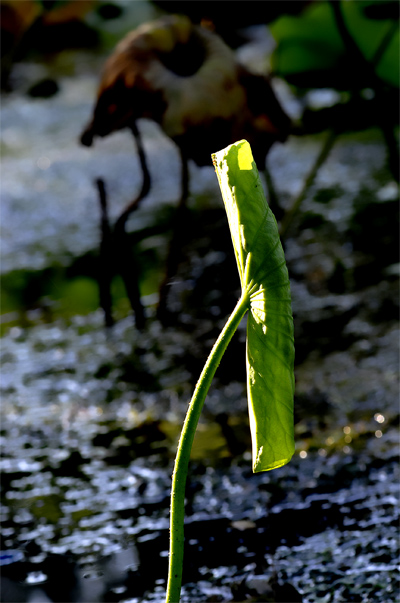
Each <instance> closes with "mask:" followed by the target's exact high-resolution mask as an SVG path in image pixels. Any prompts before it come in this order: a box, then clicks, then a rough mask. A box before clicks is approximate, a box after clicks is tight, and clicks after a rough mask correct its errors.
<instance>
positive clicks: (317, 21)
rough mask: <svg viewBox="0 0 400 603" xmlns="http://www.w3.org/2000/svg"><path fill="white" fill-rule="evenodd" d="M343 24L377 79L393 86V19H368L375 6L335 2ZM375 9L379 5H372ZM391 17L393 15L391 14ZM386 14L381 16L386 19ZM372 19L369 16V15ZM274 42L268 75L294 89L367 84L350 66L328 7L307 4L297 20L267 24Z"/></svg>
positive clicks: (395, 59)
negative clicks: (292, 86) (283, 79)
mask: <svg viewBox="0 0 400 603" xmlns="http://www.w3.org/2000/svg"><path fill="white" fill-rule="evenodd" d="M337 2H338V4H339V5H340V10H341V11H342V14H343V20H344V24H345V26H346V28H347V30H348V33H349V34H350V36H351V37H352V38H353V40H354V42H355V44H356V46H357V47H358V49H359V50H360V51H361V53H362V55H363V56H364V57H365V59H366V61H367V62H369V63H370V65H371V69H372V70H374V69H375V72H376V75H378V77H379V78H381V79H382V80H384V81H385V82H386V83H389V84H391V85H393V86H397V87H398V86H399V55H400V51H399V27H398V20H397V19H390V18H386V19H384V18H382V15H380V14H379V18H376V19H372V18H371V17H370V15H371V11H368V10H367V9H370V8H371V7H372V8H375V6H374V5H379V4H381V3H380V2H376V1H375V2H371V0H369V1H368V0H361V1H359V0H356V1H355V0H350V1H347V2H343V1H340V2H339V0H337ZM378 8H379V6H378ZM392 12H393V11H392ZM392 12H390V11H389V12H388V11H386V12H385V13H383V16H386V14H388V15H391V14H392ZM372 14H374V12H372ZM270 31H271V33H272V34H273V36H274V37H275V39H276V41H277V48H276V49H275V51H274V52H273V54H272V57H271V64H272V68H273V71H274V72H275V73H276V74H277V75H280V76H281V77H284V78H286V79H287V80H288V81H289V82H290V83H293V84H295V85H297V86H303V87H305V88H308V87H324V86H330V87H336V88H339V89H349V88H351V87H353V86H354V83H357V84H359V85H360V86H361V87H363V86H366V85H372V84H373V82H372V81H367V79H366V78H365V75H364V70H363V65H360V66H359V69H358V68H357V66H355V65H354V62H353V61H351V60H350V55H349V49H348V48H347V47H346V44H345V41H343V39H342V37H341V34H340V31H339V29H338V26H337V22H336V19H335V15H334V11H333V9H332V6H331V5H330V4H329V2H316V3H313V4H311V5H310V6H309V7H308V8H307V9H306V10H305V11H304V12H303V13H302V14H301V15H300V16H297V17H289V16H284V17H281V18H279V19H277V20H276V21H275V22H274V23H272V24H271V25H270Z"/></svg>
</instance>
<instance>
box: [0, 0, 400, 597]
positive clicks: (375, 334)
mask: <svg viewBox="0 0 400 603" xmlns="http://www.w3.org/2000/svg"><path fill="white" fill-rule="evenodd" d="M166 14H184V15H186V16H188V17H189V19H190V20H191V21H192V22H193V23H195V24H196V25H199V26H201V27H203V28H206V29H207V30H208V31H210V32H212V33H213V35H217V36H219V37H220V38H221V39H222V40H223V41H224V42H225V44H226V45H227V46H229V47H230V48H231V49H232V51H233V52H234V54H235V57H236V60H237V61H238V63H240V64H241V65H244V66H245V67H246V68H247V69H248V70H249V71H251V72H253V73H256V74H261V75H269V76H270V82H271V86H272V88H273V90H274V93H275V95H276V97H277V99H278V101H279V104H280V106H281V107H282V109H283V110H284V111H285V113H286V114H287V115H288V116H289V117H290V120H291V123H292V125H291V128H290V133H289V135H288V136H287V138H286V140H283V139H284V137H282V141H281V142H276V143H274V144H273V145H272V147H271V149H270V151H269V152H268V154H267V157H266V161H265V165H264V164H263V165H258V167H259V170H260V173H261V176H262V178H263V180H264V182H265V190H266V193H267V195H268V197H269V201H270V206H271V208H272V209H273V211H274V213H275V216H276V218H277V221H278V225H279V228H280V231H281V237H282V243H283V246H284V249H285V253H286V259H287V263H288V269H289V275H290V280H291V289H292V301H293V315H294V324H295V345H296V365H295V375H296V395H295V434H296V453H295V456H294V457H293V459H292V461H291V463H289V464H288V465H287V466H285V467H282V468H280V469H277V470H275V471H272V472H268V473H264V474H257V475H252V473H251V453H250V451H251V443H250V434H249V428H248V418H247V402H246V386H245V379H246V375H245V361H244V358H245V337H246V331H245V328H246V325H245V322H243V324H242V325H241V326H240V328H239V332H238V333H237V335H236V336H235V338H234V340H233V341H232V342H231V344H230V346H229V348H228V351H227V354H226V357H225V358H224V360H223V361H222V363H221V365H220V367H219V369H218V371H217V374H216V377H215V380H214V384H213V386H212V389H211V391H210V394H209V396H208V398H207V401H206V404H205V408H204V411H203V416H202V418H201V421H200V424H199V428H198V432H197V434H196V439H195V444H194V449H193V454H192V462H191V466H190V475H189V481H188V492H187V521H188V523H187V528H186V548H187V555H186V566H185V573H184V587H183V595H182V600H184V601H190V602H193V603H194V602H197V601H274V602H279V601H281V602H283V601H286V602H292V603H293V602H295V601H303V602H304V603H311V602H314V601H315V602H316V601H318V602H324V603H330V602H336V601H346V602H347V601H362V602H367V601H372V600H373V601H382V602H384V603H390V602H392V601H393V602H394V601H397V600H398V597H399V591H398V584H399V583H398V578H399V569H398V538H397V526H398V480H399V476H398V415H399V408H398V394H399V388H398V368H399V362H398V351H399V345H398V344H399V330H398V317H399V295H398V294H399V287H398V276H399V237H398V232H399V231H398V210H399V204H398V195H399V190H398V182H399V152H398V136H399V130H398V124H399V4H398V2H396V1H385V0H379V1H376V0H357V1H352V0H348V1H346V2H345V1H339V0H336V1H332V2H329V1H318V0H314V1H312V0H310V1H299V0H297V1H295V2H291V1H286V2H278V1H258V2H255V1H250V2H249V1H246V2H244V1H236V2H229V3H228V2H227V1H221V0H219V1H214V2H196V1H195V2H174V1H169V0H165V1H158V2H151V1H150V0H149V1H142V0H137V1H136V0H135V1H123V0H121V1H113V2H106V1H101V0H79V1H78V0H3V1H1V2H0V18H1V23H0V27H1V84H2V95H1V131H0V134H1V318H2V321H1V329H2V339H1V363H2V374H1V402H2V403H1V412H2V420H1V442H2V460H1V464H2V480H1V481H2V498H1V513H2V516H1V517H2V520H1V539H2V541H1V546H0V548H1V554H0V562H1V564H2V565H3V567H2V594H1V600H2V601H4V602H6V603H11V602H14V601H30V602H31V603H33V602H39V601H40V602H43V603H46V602H48V601H50V602H56V601H60V602H61V601H64V602H70V601H71V602H75V601H77V602H78V601H79V602H81V603H85V602H88V603H89V602H90V603H93V602H96V601H121V602H128V601H129V602H135V603H136V602H139V601H162V600H163V594H164V590H165V580H166V574H167V552H166V551H167V549H168V515H169V509H168V505H169V498H168V496H169V487H170V476H171V473H172V467H173V459H174V455H175V450H176V444H177V439H178V436H179V432H180V426H181V423H182V420H183V417H184V414H185V411H186V408H187V403H188V401H189V400H190V397H191V394H192V391H193V388H194V385H195V383H196V381H197V378H198V376H199V374H200V372H201V369H202V367H203V365H204V362H205V359H206V357H207V355H208V353H209V351H210V349H211V347H212V345H213V343H214V341H215V339H216V337H217V336H218V334H219V332H220V330H221V328H222V326H223V325H224V323H225V321H226V319H227V317H228V315H229V314H230V312H231V310H232V309H233V307H234V305H235V303H236V300H237V298H238V295H239V278H238V275H237V268H236V265H235V260H234V255H233V251H232V246H231V242H230V234H229V229H228V225H227V220H226V216H225V211H224V208H223V203H222V199H221V196H220V192H219V188H218V183H217V179H216V177H215V173H214V170H213V167H212V165H211V159H210V165H209V166H207V165H206V166H201V167H199V166H198V165H196V164H195V163H194V162H189V197H188V202H187V207H186V209H185V212H184V214H183V217H182V214H179V215H180V219H181V223H178V227H179V228H178V230H179V237H180V238H179V245H178V249H179V254H178V257H177V260H176V262H175V265H174V271H173V274H172V273H168V275H167V276H168V278H167V281H166V271H167V270H168V267H167V264H168V258H169V257H170V250H171V246H173V241H174V240H176V239H175V237H176V236H177V226H176V225H177V220H176V216H177V211H178V209H177V208H178V204H179V199H180V196H181V158H180V155H179V151H178V147H177V146H176V145H175V144H174V142H173V141H172V140H171V139H170V138H168V137H167V136H166V135H165V134H164V133H163V131H162V130H161V128H160V127H159V125H157V124H156V123H155V122H154V121H151V120H149V119H140V120H139V121H138V127H139V129H140V132H141V135H142V139H143V145H144V150H145V153H146V158H147V165H148V169H149V172H150V177H151V186H150V191H149V193H148V194H147V195H146V197H145V198H144V199H143V200H142V201H141V203H140V207H139V208H138V209H137V211H135V212H134V213H133V214H132V215H131V216H130V217H129V219H128V221H127V224H126V233H127V235H126V238H127V249H128V250H129V253H128V256H127V257H129V261H131V263H132V267H134V269H133V268H132V272H134V273H135V278H136V277H137V279H138V283H139V290H140V297H141V302H142V304H143V306H144V311H145V314H146V322H145V325H144V327H143V328H142V329H138V328H137V326H136V325H135V316H134V313H132V308H131V304H130V302H129V299H128V297H127V292H126V287H125V285H124V282H123V279H122V277H121V276H120V274H118V266H117V265H115V260H114V265H112V266H111V269H112V271H113V274H114V273H115V274H114V276H113V278H112V282H111V300H112V313H113V320H114V321H115V324H114V326H113V327H108V328H106V327H105V319H104V311H103V309H102V308H101V303H100V298H99V283H100V286H101V279H102V275H103V274H104V264H103V263H102V261H101V251H100V247H101V244H102V242H103V243H104V223H103V231H102V230H101V211H100V204H99V190H98V187H97V185H96V181H97V180H98V179H99V178H100V179H102V180H103V181H104V184H105V190H106V200H107V208H108V221H109V224H110V225H111V228H112V227H113V225H115V223H116V221H117V220H118V217H119V216H120V215H121V212H123V210H124V208H125V207H126V206H127V204H129V203H130V202H131V201H132V199H134V198H135V197H136V196H137V195H138V194H139V192H140V190H141V187H142V182H143V174H142V171H141V165H140V161H139V158H138V154H137V152H136V148H135V144H134V140H133V138H132V135H131V133H130V132H129V131H128V130H126V129H125V130H121V131H118V132H115V133H112V134H110V135H109V136H107V137H105V138H101V139H98V140H96V142H95V144H94V146H93V147H91V148H85V147H83V146H82V145H81V144H80V136H81V133H82V131H83V129H84V127H85V126H86V124H87V122H88V121H89V120H90V118H91V115H92V112H93V107H94V104H95V100H96V95H97V88H98V84H99V80H100V74H101V70H102V67H103V65H104V62H105V61H106V59H107V57H108V56H110V54H111V53H112V52H113V50H114V48H115V46H116V44H117V43H118V42H119V41H120V40H121V39H122V38H123V37H124V36H125V35H126V34H127V33H128V32H130V31H131V30H133V29H135V28H136V27H138V26H140V25H141V24H143V23H146V22H149V21H153V20H155V19H159V18H160V17H162V16H163V15H166ZM171 52H172V51H171ZM180 52H185V50H184V49H183V51H182V49H180ZM187 56H188V57H189V58H188V59H187V60H188V63H189V64H190V60H189V59H190V57H191V55H190V52H189V51H188V53H187ZM211 84H212V83H211ZM260 102H261V101H260ZM261 110H262V111H265V113H266V115H267V116H268V107H265V109H264V108H263V107H261ZM229 142H231V141H227V144H228V143H229ZM217 150H219V149H211V152H212V151H217ZM103 218H104V215H103ZM182 220H183V221H182ZM111 264H112V261H111ZM165 282H167V286H166V290H167V301H166V304H167V309H168V312H169V314H170V320H169V322H168V325H163V324H161V323H160V320H159V318H158V316H157V303H158V299H159V291H160V287H161V286H162V284H163V283H165Z"/></svg>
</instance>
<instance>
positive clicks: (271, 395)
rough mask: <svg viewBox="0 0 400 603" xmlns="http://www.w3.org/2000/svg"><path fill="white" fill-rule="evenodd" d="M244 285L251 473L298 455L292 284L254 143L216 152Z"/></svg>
mask: <svg viewBox="0 0 400 603" xmlns="http://www.w3.org/2000/svg"><path fill="white" fill-rule="evenodd" d="M213 162H214V166H215V169H216V172H217V176H218V180H219V184H220V187H221V191H222V196H223V199H224V204H225V209H226V212H227V215H228V221H229V227H230V231H231V235H232V242H233V246H234V250H235V256H236V261H237V265H238V269H239V275H240V281H241V285H242V295H243V294H244V295H247V296H248V299H249V310H250V313H249V317H248V323H247V386H248V387H247V391H248V402H249V417H250V429H251V436H252V448H253V471H255V472H258V471H267V470H270V469H275V468H277V467H281V466H282V465H284V464H286V463H287V462H289V461H290V459H291V457H292V455H293V453H294V436H293V396H294V372H293V363H294V341H293V318H292V309H291V300H290V284H289V277H288V271H287V268H286V262H285V256H284V253H283V249H282V245H281V242H280V239H279V234H278V228H277V224H276V220H275V217H274V215H273V214H272V212H271V210H270V209H269V207H268V203H267V200H266V198H265V195H264V192H263V188H262V185H261V181H260V177H259V174H258V170H257V167H256V165H255V163H254V160H253V156H252V153H251V149H250V145H249V144H248V142H247V141H245V140H242V141H240V142H237V143H235V144H233V145H231V146H229V147H227V148H226V149H223V150H222V151H219V152H218V153H215V154H214V155H213Z"/></svg>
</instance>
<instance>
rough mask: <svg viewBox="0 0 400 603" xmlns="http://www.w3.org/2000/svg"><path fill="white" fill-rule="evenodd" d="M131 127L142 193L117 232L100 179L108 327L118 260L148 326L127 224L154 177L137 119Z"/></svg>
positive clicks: (140, 319) (138, 317) (138, 316)
mask: <svg viewBox="0 0 400 603" xmlns="http://www.w3.org/2000/svg"><path fill="white" fill-rule="evenodd" d="M131 130H132V133H133V136H134V138H135V142H136V148H137V152H138V155H139V161H140V167H141V168H142V173H143V183H142V188H141V190H140V192H139V194H138V196H137V197H136V198H135V199H134V200H133V201H132V202H131V203H129V204H128V205H127V206H126V208H125V209H124V211H123V212H122V213H121V215H120V216H119V218H118V219H117V221H116V223H115V226H114V232H113V233H112V232H111V228H110V225H109V221H108V215H107V201H106V194H105V188H104V182H103V181H102V180H97V187H98V189H99V196H100V206H101V243H100V271H99V289H100V305H101V307H102V309H103V311H104V316H105V323H106V326H107V327H111V326H112V325H113V324H114V320H113V317H112V308H111V306H112V301H111V281H112V276H113V271H112V265H113V264H114V266H116V267H117V269H118V271H119V273H120V275H121V277H122V280H123V281H124V285H125V289H126V293H127V296H128V298H129V301H130V304H131V307H132V310H133V311H134V313H135V322H136V326H137V327H138V328H139V329H142V328H143V327H144V322H145V315H144V309H143V306H142V303H141V301H140V290H139V283H138V271H137V268H136V266H135V263H134V258H133V256H132V250H131V248H130V245H129V239H128V236H127V233H126V230H125V227H126V222H127V220H128V218H129V216H130V215H131V214H132V213H133V212H134V211H135V210H136V209H137V208H138V206H139V203H140V201H141V200H142V199H143V198H144V197H145V196H146V195H147V194H148V192H149V190H150V183H151V180H150V172H149V170H148V167H147V162H146V156H145V153H144V148H143V143H142V139H141V136H140V133H139V130H138V128H137V126H136V124H135V123H134V124H133V125H132V126H131ZM113 260H115V262H113Z"/></svg>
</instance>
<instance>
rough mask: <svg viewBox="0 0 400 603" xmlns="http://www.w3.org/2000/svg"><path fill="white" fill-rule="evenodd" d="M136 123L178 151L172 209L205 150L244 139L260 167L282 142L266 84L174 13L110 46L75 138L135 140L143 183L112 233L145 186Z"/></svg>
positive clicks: (283, 125)
mask: <svg viewBox="0 0 400 603" xmlns="http://www.w3.org/2000/svg"><path fill="white" fill-rule="evenodd" d="M140 118H148V119H151V120H153V121H155V122H156V123H158V124H159V125H160V126H161V128H162V130H163V131H164V132H165V134H166V135H167V136H168V137H169V138H171V139H172V140H173V141H174V142H175V143H176V145H177V146H178V148H179V151H180V154H181V158H182V197H181V201H180V207H182V206H183V205H184V202H185V199H186V197H187V194H188V169H187V161H188V159H192V160H194V161H195V163H197V164H198V165H210V156H211V153H212V152H215V150H217V149H221V148H224V147H226V146H227V145H229V144H231V143H234V142H236V141H237V140H240V139H242V138H245V139H246V140H248V142H249V143H250V145H251V147H252V151H253V155H254V159H255V161H256V163H257V164H258V166H259V168H260V169H262V168H264V167H265V159H266V155H267V153H268V150H269V149H270V147H271V145H272V144H273V143H274V142H275V141H282V142H283V141H284V140H285V139H286V138H287V136H288V134H289V130H290V126H291V123H290V120H289V118H288V116H287V115H286V114H285V112H284V111H283V109H282V108H281V106H280V104H279V102H278V100H277V98H276V96H275V94H274V92H273V90H272V87H271V85H270V82H269V80H268V79H267V78H266V77H264V76H261V75H255V74H253V73H251V72H250V71H249V70H248V69H246V68H245V67H244V66H242V65H240V64H239V63H238V62H237V60H236V58H235V54H234V52H233V51H232V50H231V49H230V48H229V47H228V46H227V45H226V44H225V43H224V42H223V41H222V39H221V38H220V37H219V36H217V35H216V34H215V33H213V32H212V31H209V30H208V29H205V28H203V27H201V26H198V25H193V24H192V23H191V21H190V20H189V19H188V18H187V17H185V16H178V15H167V16H164V17H162V18H160V19H159V20H156V21H153V22H151V23H145V24H143V25H141V26H140V27H139V28H138V29H136V30H134V31H133V32H131V33H129V34H128V35H127V36H126V37H125V38H124V39H123V40H122V41H121V42H120V43H119V44H118V46H117V47H116V49H115V51H114V53H113V54H112V55H111V56H110V58H109V59H108V60H107V62H106V64H105V66H104V70H103V74H102V77H101V81H100V86H99V90H98V95H97V101H96V104H95V108H94V112H93V118H92V120H91V121H90V123H89V124H88V125H87V127H86V128H85V130H84V132H83V133H82V136H81V142H82V144H84V145H86V146H90V145H91V144H92V142H93V139H94V138H95V137H96V136H99V137H104V136H107V135H108V134H110V133H111V132H114V131H116V130H121V129H123V128H129V129H131V131H132V133H133V135H134V137H135V140H136V145H137V149H138V152H139V158H140V162H141V167H142V170H143V186H142V190H141V192H140V194H139V197H138V198H137V199H135V200H134V201H133V202H132V203H131V204H130V205H129V206H128V207H127V208H126V210H125V211H124V212H123V214H121V216H120V218H119V220H118V221H117V224H116V229H115V230H116V231H117V230H118V231H119V232H118V234H119V235H120V234H123V232H124V228H125V223H126V220H127V218H128V217H129V215H130V213H131V212H132V211H133V210H134V209H136V207H137V206H138V203H139V201H140V200H141V199H142V198H143V197H144V196H145V195H146V194H147V193H148V191H149V189H150V174H149V170H148V167H147V163H146V158H145V155H144V149H143V145H142V142H141V138H140V134H139V130H138V127H137V123H136V122H137V120H138V119H140ZM170 255H171V256H176V253H172V254H170ZM169 272H173V268H171V267H170V270H169ZM161 297H162V295H161Z"/></svg>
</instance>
